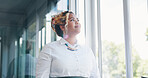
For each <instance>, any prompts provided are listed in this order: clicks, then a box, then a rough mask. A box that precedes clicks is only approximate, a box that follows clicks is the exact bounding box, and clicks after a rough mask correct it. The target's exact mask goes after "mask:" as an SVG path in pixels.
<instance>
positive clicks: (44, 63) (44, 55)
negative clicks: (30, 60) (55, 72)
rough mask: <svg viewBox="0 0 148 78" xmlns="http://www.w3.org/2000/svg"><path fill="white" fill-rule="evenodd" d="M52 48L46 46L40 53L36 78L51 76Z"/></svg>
mask: <svg viewBox="0 0 148 78" xmlns="http://www.w3.org/2000/svg"><path fill="white" fill-rule="evenodd" d="M50 53H51V49H50V48H49V47H47V46H45V47H44V48H43V49H42V51H41V52H40V54H39V57H38V60H37V64H36V78H49V74H50V65H51V61H52V58H51V54H50Z"/></svg>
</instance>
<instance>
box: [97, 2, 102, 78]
mask: <svg viewBox="0 0 148 78" xmlns="http://www.w3.org/2000/svg"><path fill="white" fill-rule="evenodd" d="M97 27H98V28H97V31H98V32H97V33H98V44H97V45H98V66H99V71H100V77H101V78H102V42H101V41H102V40H101V12H100V0H97Z"/></svg>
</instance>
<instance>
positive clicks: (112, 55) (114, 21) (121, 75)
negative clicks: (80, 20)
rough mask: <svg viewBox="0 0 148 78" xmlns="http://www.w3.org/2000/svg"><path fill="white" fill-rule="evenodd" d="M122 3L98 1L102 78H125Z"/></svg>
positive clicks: (111, 0) (120, 1) (120, 0)
mask: <svg viewBox="0 0 148 78" xmlns="http://www.w3.org/2000/svg"><path fill="white" fill-rule="evenodd" d="M122 1H123V0H101V1H100V2H101V3H100V4H101V28H102V29H101V35H102V71H103V72H102V76H103V78H126V68H125V44H124V23H123V5H122V4H123V2H122Z"/></svg>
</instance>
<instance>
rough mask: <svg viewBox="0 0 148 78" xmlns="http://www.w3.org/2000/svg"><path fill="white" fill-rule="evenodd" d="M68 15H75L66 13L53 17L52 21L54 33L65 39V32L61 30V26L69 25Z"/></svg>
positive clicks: (69, 12)
mask: <svg viewBox="0 0 148 78" xmlns="http://www.w3.org/2000/svg"><path fill="white" fill-rule="evenodd" d="M68 14H74V13H73V12H71V11H64V12H61V13H60V14H57V15H54V16H52V19H51V27H52V29H53V31H55V32H56V33H57V35H58V36H60V37H63V31H62V30H61V28H60V26H65V27H66V26H67V24H68V22H67V21H68V17H69V15H68Z"/></svg>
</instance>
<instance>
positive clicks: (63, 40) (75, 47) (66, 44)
mask: <svg viewBox="0 0 148 78" xmlns="http://www.w3.org/2000/svg"><path fill="white" fill-rule="evenodd" d="M59 42H60V44H62V45H65V46H67V47H68V48H69V49H72V51H73V50H76V49H78V43H77V42H76V43H75V44H74V45H71V44H70V43H69V42H67V41H66V40H65V39H63V38H61V39H60V41H59Z"/></svg>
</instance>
